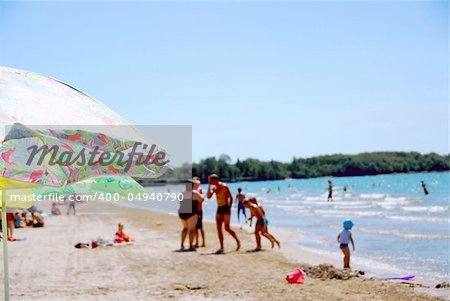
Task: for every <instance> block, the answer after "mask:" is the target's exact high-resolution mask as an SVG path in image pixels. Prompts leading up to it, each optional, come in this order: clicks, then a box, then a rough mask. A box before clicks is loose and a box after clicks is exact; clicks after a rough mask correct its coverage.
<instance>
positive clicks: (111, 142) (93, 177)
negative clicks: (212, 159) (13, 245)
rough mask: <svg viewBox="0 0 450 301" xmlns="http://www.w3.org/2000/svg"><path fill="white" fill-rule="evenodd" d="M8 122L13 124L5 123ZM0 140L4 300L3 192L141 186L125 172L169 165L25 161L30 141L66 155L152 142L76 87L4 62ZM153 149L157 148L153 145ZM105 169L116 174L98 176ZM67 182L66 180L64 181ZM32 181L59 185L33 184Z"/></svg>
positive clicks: (155, 173) (156, 172)
mask: <svg viewBox="0 0 450 301" xmlns="http://www.w3.org/2000/svg"><path fill="white" fill-rule="evenodd" d="M10 125H13V126H12V127H7V126H10ZM102 125H103V127H99V130H92V126H102ZM36 126H38V127H36ZM52 126H56V128H55V127H52ZM104 126H108V127H104ZM119 126H120V127H119ZM0 141H1V142H2V144H1V149H0V153H1V154H0V170H1V177H0V189H1V192H2V193H1V196H2V226H3V235H4V236H3V264H4V274H5V277H4V286H5V292H4V293H5V300H9V276H8V252H7V251H8V248H7V239H6V233H7V232H6V228H7V226H6V213H5V211H6V205H7V198H6V197H5V193H9V192H10V191H16V192H18V191H20V193H22V194H25V195H30V194H32V193H36V192H38V193H40V194H46V193H50V192H49V191H52V189H53V190H54V189H59V192H60V193H63V194H65V193H73V192H75V193H79V192H85V193H86V192H90V191H92V190H93V189H100V190H101V189H107V190H108V191H110V189H112V191H114V189H116V191H119V192H123V191H137V190H139V188H142V187H141V186H140V185H139V184H138V183H136V182H134V181H133V180H132V179H131V178H130V177H129V176H133V175H137V176H140V177H159V176H160V175H162V174H163V173H164V172H165V171H166V170H167V169H168V168H169V166H168V165H165V166H159V167H158V168H155V167H153V168H152V167H149V166H148V165H145V164H143V165H140V166H138V165H136V164H134V167H133V168H124V166H123V164H119V162H115V161H112V162H111V163H110V164H108V165H106V166H105V165H103V164H101V163H102V159H104V158H102V157H97V158H94V161H93V162H95V164H84V165H83V164H81V165H79V164H76V163H79V162H78V161H74V162H72V163H70V162H67V161H65V162H59V164H57V165H58V166H56V167H55V166H54V165H52V164H50V162H49V161H41V163H40V164H35V163H36V162H28V160H27V159H28V158H29V155H30V153H29V152H30V149H29V147H30V146H33V145H34V146H38V147H39V146H48V147H50V148H51V147H52V146H58V147H61V148H62V149H63V150H62V152H64V151H66V153H67V154H68V155H69V154H77V153H79V152H81V151H82V150H83V149H85V148H92V147H93V148H95V147H96V146H100V147H102V152H103V153H106V154H114V153H117V152H121V151H122V152H125V153H127V152H128V153H129V148H130V146H131V145H133V144H134V145H136V142H139V143H141V144H146V145H153V144H154V143H152V142H151V141H150V140H149V139H148V138H146V137H144V136H143V134H142V133H141V132H139V131H138V130H137V129H136V128H134V127H133V126H131V125H130V123H128V122H127V121H126V120H125V119H123V118H122V117H121V116H119V115H118V114H116V113H114V112H113V111H112V110H111V109H109V108H108V107H106V106H105V105H104V104H102V103H101V102H99V101H98V100H95V99H93V98H92V97H89V96H88V95H86V94H85V93H83V92H81V91H80V90H78V89H75V88H73V87H71V86H70V85H68V84H66V83H64V82H62V81H59V80H57V79H54V78H51V77H46V76H42V75H39V74H37V73H33V72H28V71H22V70H17V69H13V68H6V67H0ZM157 149H161V150H162V148H161V147H159V146H158V147H157ZM68 155H67V156H68ZM134 159H135V158H132V160H134ZM44 160H45V159H44ZM105 173H111V174H115V175H120V177H113V178H107V179H105V178H99V177H98V176H99V175H103V174H105ZM80 181H84V182H80ZM71 183H72V186H67V185H68V184H71ZM37 184H45V185H50V186H56V187H62V188H49V187H46V186H41V187H38V185H37ZM132 188H134V189H132ZM130 189H131V190H130ZM8 205H9V206H11V207H16V208H26V207H30V206H31V205H32V202H21V201H19V202H8Z"/></svg>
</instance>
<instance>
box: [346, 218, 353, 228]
mask: <svg viewBox="0 0 450 301" xmlns="http://www.w3.org/2000/svg"><path fill="white" fill-rule="evenodd" d="M352 227H353V222H352V221H351V220H349V219H348V220H346V221H344V229H346V230H350V229H351V228H352Z"/></svg>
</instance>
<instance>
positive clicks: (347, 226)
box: [337, 220, 355, 269]
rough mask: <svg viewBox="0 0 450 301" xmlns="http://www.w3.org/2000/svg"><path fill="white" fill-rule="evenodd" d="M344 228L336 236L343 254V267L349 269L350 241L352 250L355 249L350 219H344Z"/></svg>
mask: <svg viewBox="0 0 450 301" xmlns="http://www.w3.org/2000/svg"><path fill="white" fill-rule="evenodd" d="M343 227H344V230H342V232H341V233H339V235H338V236H337V242H338V243H339V248H340V249H341V251H342V253H343V254H344V269H350V248H349V247H348V245H349V244H350V243H351V244H352V247H353V252H354V251H355V242H354V241H353V237H352V232H351V231H350V230H351V229H352V228H353V222H352V221H351V220H346V221H345V222H344V223H343Z"/></svg>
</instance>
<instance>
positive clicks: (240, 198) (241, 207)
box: [236, 188, 247, 223]
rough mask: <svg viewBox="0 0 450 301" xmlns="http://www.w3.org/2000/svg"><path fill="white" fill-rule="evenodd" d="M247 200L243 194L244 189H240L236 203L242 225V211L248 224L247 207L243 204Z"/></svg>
mask: <svg viewBox="0 0 450 301" xmlns="http://www.w3.org/2000/svg"><path fill="white" fill-rule="evenodd" d="M244 200H245V194H243V193H242V189H241V188H238V194H236V203H237V207H238V210H237V218H238V223H241V221H240V213H241V210H242V213H243V214H244V217H245V223H247V214H246V213H245V207H244V205H243V204H242V203H243V202H244Z"/></svg>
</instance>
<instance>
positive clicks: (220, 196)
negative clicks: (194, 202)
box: [206, 174, 241, 254]
mask: <svg viewBox="0 0 450 301" xmlns="http://www.w3.org/2000/svg"><path fill="white" fill-rule="evenodd" d="M208 184H209V186H208V192H207V194H206V196H207V198H208V199H210V198H212V196H213V195H214V194H215V195H216V200H217V213H216V226H217V235H218V237H219V242H220V249H219V250H217V252H216V253H217V254H223V253H224V248H223V232H222V225H223V224H225V231H227V232H228V233H229V234H230V235H231V236H232V237H233V238H234V239H235V240H236V244H237V247H236V251H238V250H239V249H240V248H241V242H240V241H239V238H238V237H237V235H236V233H235V232H234V231H233V230H231V228H230V216H231V205H232V204H233V196H232V195H231V192H230V189H229V188H228V186H227V184H225V183H223V182H220V181H219V177H218V176H217V175H216V174H212V175H210V176H209V178H208Z"/></svg>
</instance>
